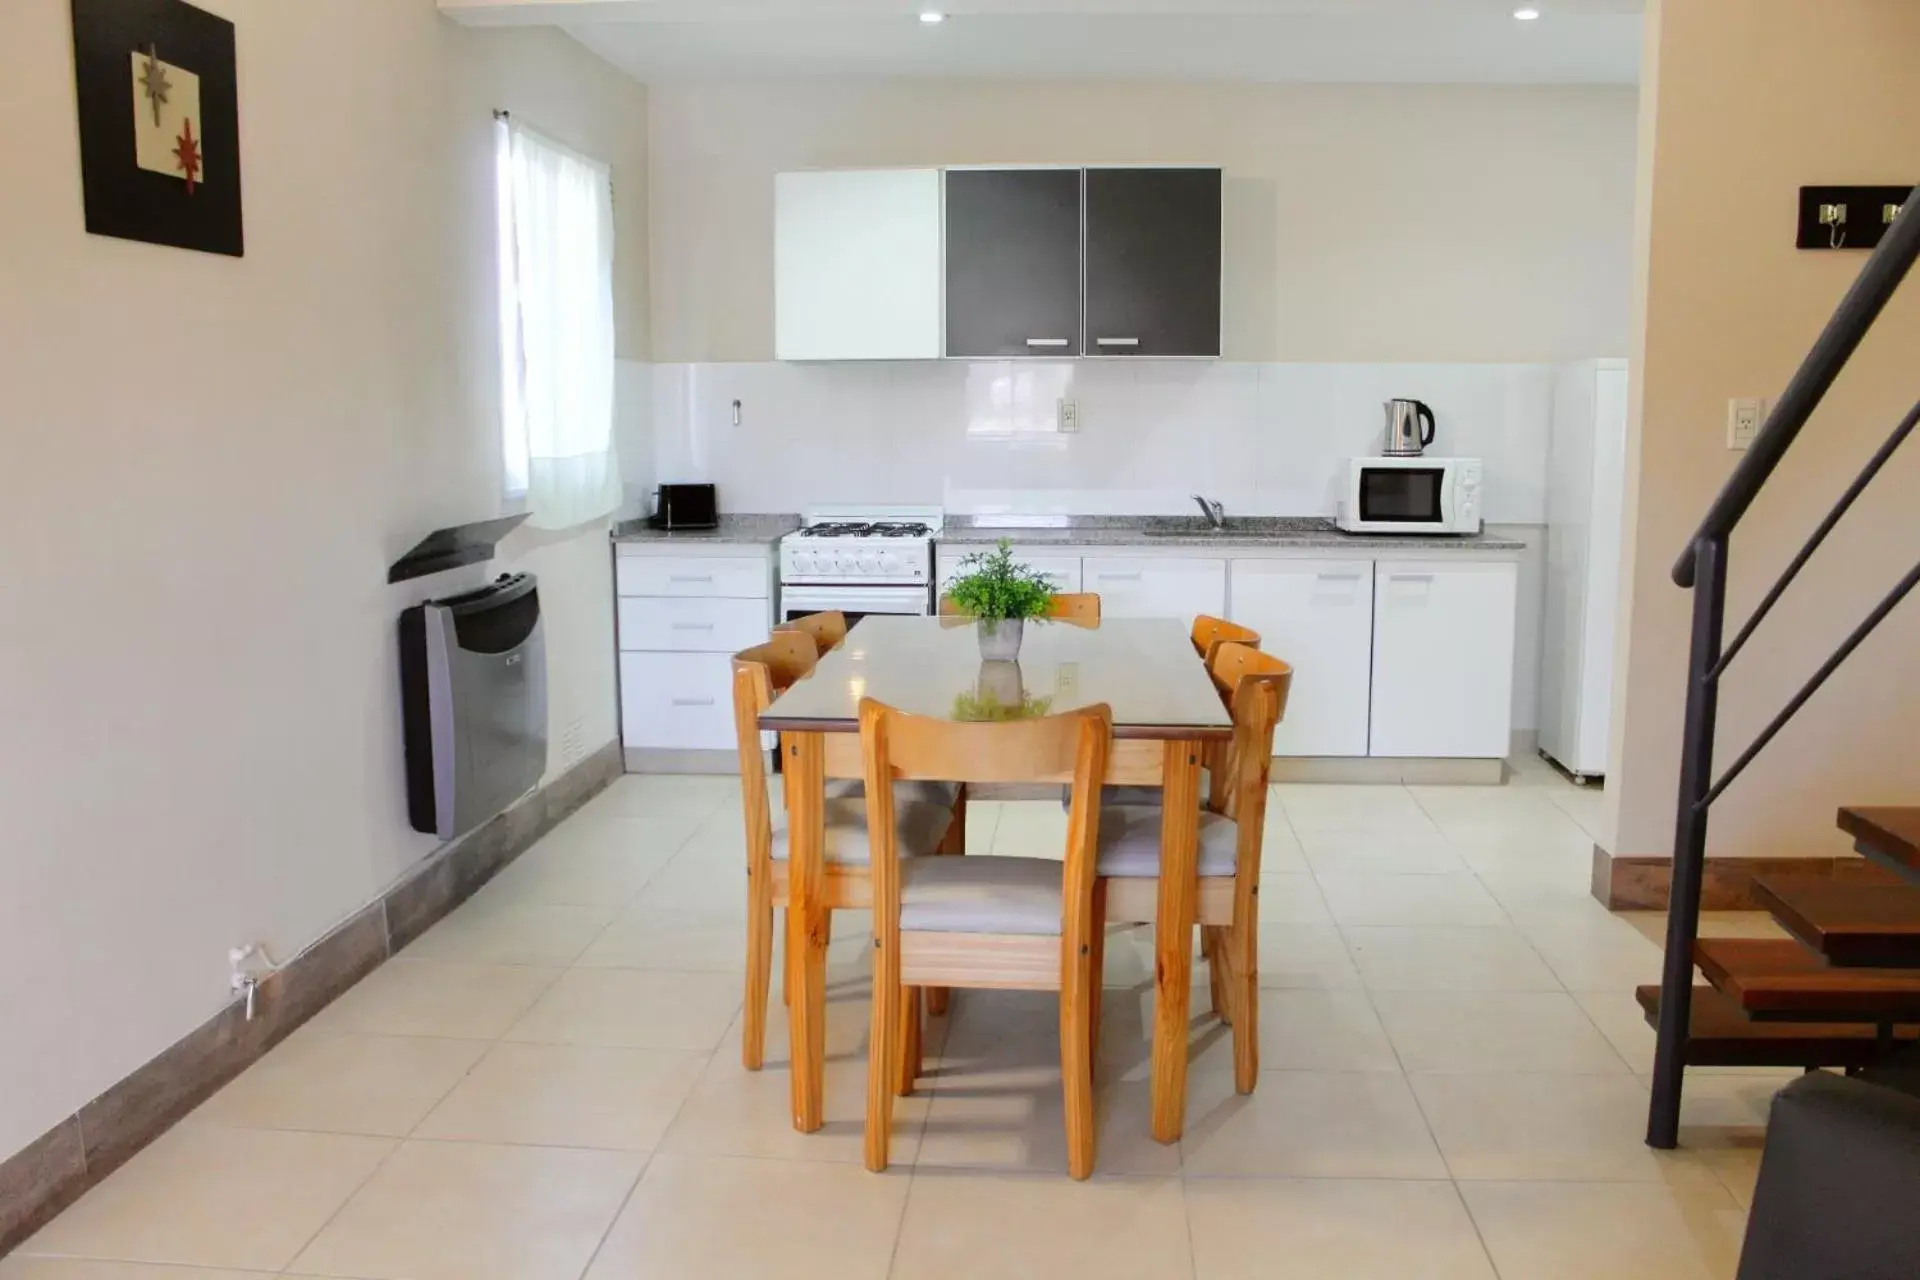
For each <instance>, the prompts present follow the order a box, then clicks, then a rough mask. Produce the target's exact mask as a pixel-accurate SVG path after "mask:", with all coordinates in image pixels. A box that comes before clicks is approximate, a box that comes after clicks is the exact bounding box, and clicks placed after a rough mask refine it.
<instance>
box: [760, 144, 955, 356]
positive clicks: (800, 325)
mask: <svg viewBox="0 0 1920 1280" xmlns="http://www.w3.org/2000/svg"><path fill="white" fill-rule="evenodd" d="M941 206H942V197H941V180H940V171H939V170H938V169H855V170H837V171H833V172H816V173H782V174H776V175H775V176H774V353H775V355H776V356H777V357H778V358H779V359H781V360H934V359H938V358H939V357H940V356H941V354H942V351H943V343H942V340H941V336H942V335H941V324H942V316H943V314H944V304H943V294H942V285H943V281H944V279H945V272H946V264H945V256H944V252H943V249H942V243H941V215H942V207H941Z"/></svg>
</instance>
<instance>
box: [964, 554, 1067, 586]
mask: <svg viewBox="0 0 1920 1280" xmlns="http://www.w3.org/2000/svg"><path fill="white" fill-rule="evenodd" d="M992 549H993V548H991V547H985V548H973V549H972V550H971V551H970V550H962V549H960V548H953V549H948V548H946V547H942V548H941V549H940V566H939V574H940V589H941V590H942V591H945V590H946V589H947V584H948V583H949V582H952V581H953V580H954V579H955V578H957V577H958V576H960V562H961V561H962V560H964V559H966V558H967V556H968V555H970V554H972V553H973V551H979V550H985V551H991V550H992ZM1013 558H1014V560H1016V561H1017V562H1018V563H1020V564H1023V565H1026V566H1027V567H1028V568H1029V569H1032V570H1035V571H1036V572H1038V573H1042V574H1045V575H1046V578H1047V581H1048V582H1049V583H1051V584H1052V586H1053V589H1054V590H1055V591H1064V592H1069V593H1071V592H1076V591H1078V590H1080V557H1079V556H1061V555H1046V554H1034V553H1033V552H1030V551H1027V550H1025V549H1024V548H1021V547H1015V548H1013Z"/></svg>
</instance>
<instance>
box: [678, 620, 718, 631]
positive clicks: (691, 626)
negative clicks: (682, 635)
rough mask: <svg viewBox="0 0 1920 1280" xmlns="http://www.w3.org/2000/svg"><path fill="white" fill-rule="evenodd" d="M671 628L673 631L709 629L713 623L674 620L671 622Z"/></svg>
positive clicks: (711, 628)
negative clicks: (674, 621)
mask: <svg viewBox="0 0 1920 1280" xmlns="http://www.w3.org/2000/svg"><path fill="white" fill-rule="evenodd" d="M673 629H674V630H675V631H711V630H713V624H712V623H711V622H676V623H674V624H673Z"/></svg>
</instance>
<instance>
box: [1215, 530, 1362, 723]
mask: <svg viewBox="0 0 1920 1280" xmlns="http://www.w3.org/2000/svg"><path fill="white" fill-rule="evenodd" d="M1233 621H1235V622H1237V623H1239V624H1240V625H1242V626H1245V627H1252V628H1253V629H1254V630H1255V631H1258V632H1259V633H1260V647H1261V648H1262V649H1264V650H1265V651H1266V652H1268V653H1271V654H1273V655H1274V656H1275V657H1278V658H1281V659H1283V660H1285V661H1286V662H1288V663H1290V664H1292V666H1293V670H1294V680H1293V688H1292V692H1291V694H1290V695H1289V697H1288V699H1287V713H1286V716H1285V717H1284V718H1283V719H1282V720H1281V721H1280V724H1279V727H1278V728H1277V729H1276V730H1275V731H1274V735H1273V753H1274V754H1275V755H1278V756H1364V755H1366V754H1367V735H1368V710H1369V704H1370V702H1371V697H1372V695H1371V692H1370V691H1371V686H1372V682H1373V666H1372V662H1371V661H1370V657H1369V655H1370V653H1371V650H1372V641H1373V563H1372V562H1371V561H1368V560H1236V561H1234V563H1233Z"/></svg>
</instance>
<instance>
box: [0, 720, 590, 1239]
mask: <svg viewBox="0 0 1920 1280" xmlns="http://www.w3.org/2000/svg"><path fill="white" fill-rule="evenodd" d="M621 768H622V762H621V756H620V747H619V744H618V743H617V742H609V743H607V744H606V745H605V746H604V747H602V748H600V749H599V750H598V751H595V752H594V753H593V754H592V755H590V756H588V757H587V758H586V759H585V760H582V761H581V762H580V763H579V764H577V765H575V766H574V767H573V768H572V769H570V770H568V771H567V772H566V773H564V774H562V775H561V776H560V777H558V778H556V779H554V781H553V782H551V783H550V784H548V785H546V786H544V787H541V788H539V789H538V790H536V791H534V792H532V793H530V794H529V795H528V796H527V797H526V798H525V799H523V800H521V801H520V803H518V804H516V805H514V806H513V807H512V808H511V809H508V810H507V811H506V812H505V813H502V814H500V815H499V816H498V817H495V818H494V819H492V820H491V821H489V822H487V823H486V824H485V825H483V826H481V827H479V828H478V829H476V830H474V831H472V832H470V833H469V834H467V835H466V836H464V837H462V838H461V839H460V840H459V841H457V842H455V843H454V844H451V845H449V846H448V847H447V848H445V849H443V850H441V851H440V853H438V854H437V855H436V856H435V857H434V858H433V859H432V860H431V861H429V862H427V863H426V864H424V865H423V866H421V867H419V868H418V869H416V870H415V871H414V872H413V874H411V875H409V876H408V877H407V878H406V879H405V880H402V881H401V882H400V883H398V884H396V885H394V886H393V887H392V888H391V889H389V890H388V891H387V892H386V893H385V894H384V895H382V896H381V897H380V898H379V899H378V900H376V901H375V902H373V903H371V904H369V905H368V906H366V907H365V908H363V909H362V910H360V911H359V912H357V913H355V914H354V915H353V916H352V917H351V918H349V919H348V920H347V921H346V922H345V923H343V924H341V925H340V926H339V927H338V928H336V929H334V930H333V931H332V932H331V933H329V934H327V936H325V937H324V938H321V939H320V940H319V941H318V942H316V943H314V944H313V945H312V946H311V947H308V948H307V949H306V950H305V951H303V952H302V953H301V954H300V955H298V956H296V957H294V959H293V960H291V961H289V962H288V964H287V965H286V966H285V967H284V968H282V969H281V970H280V971H279V972H278V973H276V974H274V975H273V976H272V977H270V978H268V979H267V980H266V981H264V982H262V983H261V984H260V989H259V992H258V995H257V998H256V1000H255V1008H254V1017H253V1020H252V1021H251V1022H249V1021H247V1019H246V1016H245V1011H244V1010H243V1008H242V1007H241V1006H240V1005H239V1004H234V1005H230V1006H228V1007H227V1008H225V1009H223V1010H221V1011H220V1012H219V1013H218V1014H215V1015H214V1016H213V1017H212V1018H210V1019H208V1020H207V1021H206V1022H204V1023H202V1024H201V1025H200V1026H198V1027H196V1028H195V1029H194V1030H193V1031H191V1032H189V1033H188V1034H187V1035H186V1036H185V1037H184V1038H183V1039H181V1040H179V1041H177V1042H176V1043H174V1044H173V1045H172V1046H170V1047H169V1048H167V1049H165V1050H164V1051H162V1052H161V1053H160V1054H159V1056H157V1057H155V1058H154V1059H153V1060H152V1061H150V1062H148V1063H147V1064H146V1065H145V1066H143V1067H141V1068H140V1069H139V1070H137V1071H135V1072H134V1073H133V1074H132V1075H130V1076H128V1077H127V1078H126V1079H124V1080H122V1081H120V1082H119V1083H118V1084H116V1085H114V1086H112V1087H111V1088H109V1089H108V1090H107V1091H106V1092H105V1093H103V1094H101V1095H100V1096H99V1097H97V1098H95V1099H94V1100H93V1101H92V1102H89V1103H87V1104H86V1105H85V1106H83V1107H81V1108H80V1110H79V1111H78V1112H76V1113H75V1114H73V1115H71V1116H69V1117H67V1118H66V1119H65V1120H62V1121H61V1122H60V1123H59V1124H57V1125H55V1126H54V1127H53V1128H52V1129H51V1130H49V1131H48V1132H47V1133H45V1134H43V1135H42V1136H41V1137H40V1138H39V1139H37V1140H36V1141H34V1142H33V1143H32V1144H30V1145H29V1146H28V1147H27V1148H26V1150H24V1151H22V1152H20V1153H19V1154H17V1155H15V1156H13V1157H12V1158H11V1159H8V1160H6V1161H4V1162H0V1257H4V1256H5V1255H6V1253H7V1251H8V1250H10V1249H12V1248H13V1247H14V1246H15V1245H18V1244H19V1243H20V1242H21V1241H23V1240H25V1239H26V1238H27V1237H28V1236H29V1235H31V1234H32V1233H33V1232H35V1231H37V1230H38V1229H39V1228H40V1227H41V1226H42V1225H43V1224H45V1223H46V1222H47V1221H48V1220H50V1219H51V1218H52V1217H53V1216H54V1215H55V1214H57V1213H59V1212H60V1211H61V1210H62V1209H64V1208H66V1207H67V1206H68V1205H70V1204H72V1203H73V1202H74V1201H75V1200H77V1199H79V1198H80V1196H81V1194H82V1193H84V1192H85V1191H86V1190H87V1189H88V1188H89V1187H91V1186H93V1185H94V1184H95V1183H97V1182H99V1181H100V1180H101V1179H102V1178H105V1177H106V1176H107V1175H108V1174H109V1173H112V1172H113V1171H114V1170H115V1169H117V1168H119V1167H120V1166H121V1165H122V1164H125V1163H126V1162H127V1160H128V1159H130V1158H131V1157H132V1156H133V1155H134V1153H135V1152H137V1151H139V1150H140V1149H141V1148H142V1147H144V1146H146V1145H147V1144H148V1143H150V1142H152V1141H153V1140H154V1139H155V1138H157V1137H159V1136H160V1135H161V1134H162V1133H165V1132H166V1131H167V1129H168V1128H170V1127H171V1126H172V1125H173V1124H174V1123H175V1122H176V1121H178V1120H179V1119H181V1118H182V1117H183V1116H185V1115H186V1114H187V1113H188V1112H189V1111H191V1110H193V1108H195V1107H196V1106H198V1105H200V1103H201V1102H203V1101H205V1100H206V1099H207V1098H208V1097H210V1096H211V1095H212V1094H213V1093H214V1091H215V1090H217V1089H219V1088H220V1086H221V1085H223V1084H225V1083H226V1082H227V1081H229V1080H231V1079H232V1078H233V1077H234V1076H236V1075H238V1074H239V1073H240V1072H241V1071H243V1070H245V1069H246V1068H247V1067H248V1066H250V1065H251V1064H252V1063H253V1062H254V1061H256V1060H257V1059H258V1058H259V1057H260V1056H261V1055H262V1054H264V1053H266V1051H267V1050H268V1049H270V1048H272V1047H273V1046H274V1045H275V1044H278V1043H279V1042H280V1041H281V1040H283V1039H285V1038H286V1036H287V1035H289V1034H290V1033H291V1032H292V1031H293V1030H294V1029H295V1028H296V1027H298V1026H299V1025H300V1024H301V1023H303V1022H305V1021H306V1020H307V1019H309V1018H311V1017H312V1016H313V1015H314V1014H316V1013H318V1012H319V1011H320V1010H321V1009H323V1008H325V1007H326V1006H327V1005H328V1004H330V1003H331V1002H332V1001H334V1000H335V999H336V998H338V997H339V996H340V995H341V993H343V992H344V991H346V990H347V988H349V987H351V986H352V985H353V984H354V983H356V982H358V981H359V980H360V979H361V978H363V977H365V976H366V975H367V974H369V973H371V972H372V971H373V970H374V969H376V968H378V967H379V966H380V965H381V964H382V963H383V962H384V961H385V960H386V959H387V958H388V957H389V956H391V955H393V954H394V953H395V952H397V951H399V950H400V949H401V948H402V947H405V946H406V945H407V944H408V943H409V942H412V941H413V940H414V939H415V938H417V937H419V936H420V935H421V934H422V933H424V932H426V930H427V929H428V928H429V927H430V926H432V925H433V924H434V923H435V922H436V921H438V920H439V919H440V918H441V917H442V916H445V915H446V914H447V913H448V912H450V911H452V910H453V909H454V908H455V907H457V906H459V905H460V904H461V903H462V902H465V901H466V900H467V899H468V898H469V897H471V896H472V895H473V893H474V892H475V891H476V890H477V889H479V888H480V886H482V885H484V884H485V883H486V882H487V881H489V880H491V879H492V878H493V877H494V876H495V875H497V874H499V872H500V870H501V869H502V868H503V867H505V866H506V865H507V864H508V863H510V862H512V861H513V860H514V859H515V858H517V857H519V856H520V855H521V854H522V853H524V852H525V851H526V850H527V849H529V848H530V847H532V845H533V843H534V842H535V841H536V840H538V839H539V838H540V837H541V836H543V835H545V834H546V833H547V832H548V831H550V830H551V829H552V828H553V827H554V826H556V825H558V823H559V822H560V821H561V820H562V819H564V818H565V817H567V816H568V815H569V814H571V813H572V812H573V811H574V810H576V809H578V808H579V807H580V806H581V805H583V804H585V803H586V802H587V801H588V800H590V799H592V798H593V797H594V796H595V795H597V794H598V793H599V792H601V791H602V790H604V789H605V788H606V787H607V786H608V785H610V784H611V783H612V782H613V781H614V779H616V778H618V777H619V776H620V773H621Z"/></svg>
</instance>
